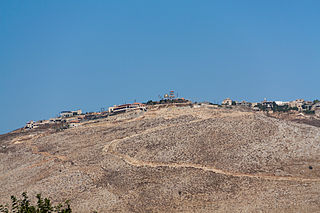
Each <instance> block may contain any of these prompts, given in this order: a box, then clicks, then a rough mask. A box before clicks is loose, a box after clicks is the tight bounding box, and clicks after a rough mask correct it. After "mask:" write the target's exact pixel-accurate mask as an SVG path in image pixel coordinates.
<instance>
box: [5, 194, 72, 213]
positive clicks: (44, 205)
mask: <svg viewBox="0 0 320 213" xmlns="http://www.w3.org/2000/svg"><path fill="white" fill-rule="evenodd" d="M36 198H37V204H36V205H32V204H31V201H30V200H29V197H28V195H27V193H26V192H23V193H22V199H17V198H16V197H15V196H13V195H12V196H11V207H9V205H0V212H1V213H53V212H56V213H71V212H72V210H71V207H70V204H69V201H68V200H67V201H66V202H65V203H64V205H63V204H61V203H60V204H58V205H56V206H53V205H52V204H51V201H50V199H49V198H44V199H43V198H42V197H41V194H37V196H36Z"/></svg>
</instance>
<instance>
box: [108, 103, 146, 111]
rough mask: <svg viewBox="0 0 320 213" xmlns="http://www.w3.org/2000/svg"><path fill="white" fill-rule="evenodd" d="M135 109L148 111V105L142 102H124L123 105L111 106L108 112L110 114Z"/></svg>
mask: <svg viewBox="0 0 320 213" xmlns="http://www.w3.org/2000/svg"><path fill="white" fill-rule="evenodd" d="M133 110H143V111H147V108H146V105H145V104H142V103H133V104H122V105H118V106H117V105H115V106H113V107H109V109H108V112H109V114H112V113H114V114H117V113H122V112H129V111H133Z"/></svg>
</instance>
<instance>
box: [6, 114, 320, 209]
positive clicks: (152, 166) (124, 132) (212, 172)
mask: <svg viewBox="0 0 320 213" xmlns="http://www.w3.org/2000/svg"><path fill="white" fill-rule="evenodd" d="M0 140H1V141H0V143H1V144H0V145H1V146H5V148H2V149H1V148H0V184H1V188H2V192H3V193H1V194H0V200H1V201H8V198H9V196H10V195H11V194H19V193H21V192H22V191H28V192H29V193H31V194H32V193H38V192H42V193H43V195H45V196H50V197H51V198H52V199H53V200H55V201H63V200H64V199H66V198H68V199H71V204H72V206H73V209H74V210H75V212H90V211H93V210H97V211H99V212H213V211H215V212H259V211H261V212H320V199H319V195H320V190H319V189H320V172H319V171H320V154H319V153H320V146H319V143H320V128H317V127H313V126H308V125H305V124H297V123H292V122H288V121H282V120H277V119H274V118H270V117H266V116H265V115H263V114H260V113H254V112H240V111H233V110H226V109H210V108H164V109H159V110H151V111H148V112H146V113H131V114H126V115H118V116H114V117H110V118H108V119H104V120H101V121H100V122H95V123H93V122H88V123H86V124H84V125H82V126H80V127H77V128H73V129H68V130H65V131H63V132H55V133H54V132H41V133H32V134H29V133H23V134H20V135H19V134H18V135H15V136H14V137H2V138H0Z"/></svg>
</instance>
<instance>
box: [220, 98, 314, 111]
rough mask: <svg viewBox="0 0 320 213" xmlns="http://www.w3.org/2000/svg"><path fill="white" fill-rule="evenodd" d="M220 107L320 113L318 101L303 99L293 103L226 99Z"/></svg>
mask: <svg viewBox="0 0 320 213" xmlns="http://www.w3.org/2000/svg"><path fill="white" fill-rule="evenodd" d="M222 105H227V106H232V105H236V106H246V107H251V108H253V109H254V110H265V111H275V110H287V111H289V110H292V111H298V112H312V113H315V114H319V113H320V101H318V100H315V101H305V100H304V99H297V100H294V101H267V100H266V99H264V100H263V101H261V102H256V103H251V102H247V101H241V102H238V101H234V100H231V99H230V98H227V99H225V100H223V101H222Z"/></svg>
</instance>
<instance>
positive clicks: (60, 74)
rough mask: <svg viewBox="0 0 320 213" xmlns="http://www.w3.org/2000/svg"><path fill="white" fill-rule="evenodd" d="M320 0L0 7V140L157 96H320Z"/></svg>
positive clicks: (6, 2)
mask: <svg viewBox="0 0 320 213" xmlns="http://www.w3.org/2000/svg"><path fill="white" fill-rule="evenodd" d="M319 11H320V1H316V0H314V1H312V0H309V1H297V0H296V1H294V0H282V1H279V0H269V1H255V0H252V1H246V0H243V1H238V0H233V1H231V0H226V1H213V0H210V1H209V0H208V1H206V0H202V1H196V0H193V1H190V0H176V1H172V0H161V1H150V0H137V1H131V0H123V1H121V0H119V1H115V0H104V1H98V0H96V1H82V0H73V1H72V0H70V1H64V0H55V1H43V0H41V1H40V0H39V1H37V0H33V1H22V0H20V1H19V0H16V1H10V0H2V1H0V98H1V102H0V113H1V117H0V134H1V133H5V132H8V131H11V130H13V129H17V128H19V127H22V126H23V125H24V124H25V122H27V121H28V120H40V119H48V118H50V117H53V116H55V115H57V113H58V112H60V111H62V110H69V109H77V108H81V109H82V110H83V111H98V110H99V109H100V108H101V107H105V108H107V107H108V106H111V105H114V104H122V103H129V102H132V101H134V100H137V101H147V100H150V99H153V100H155V99H157V97H158V95H160V94H162V95H163V94H164V93H166V92H167V91H168V90H171V89H173V90H175V91H177V92H178V93H179V95H180V96H182V97H185V98H190V99H192V100H193V101H203V100H207V101H211V102H218V101H219V102H220V101H221V100H223V99H224V98H226V97H230V98H233V99H236V100H243V99H245V100H248V101H260V100H262V99H263V98H265V97H266V98H267V99H272V100H291V99H296V98H305V99H310V100H313V99H316V98H319V85H320V84H319V79H320V60H319V59H320V41H319V40H320V27H319V22H320V13H319Z"/></svg>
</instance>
